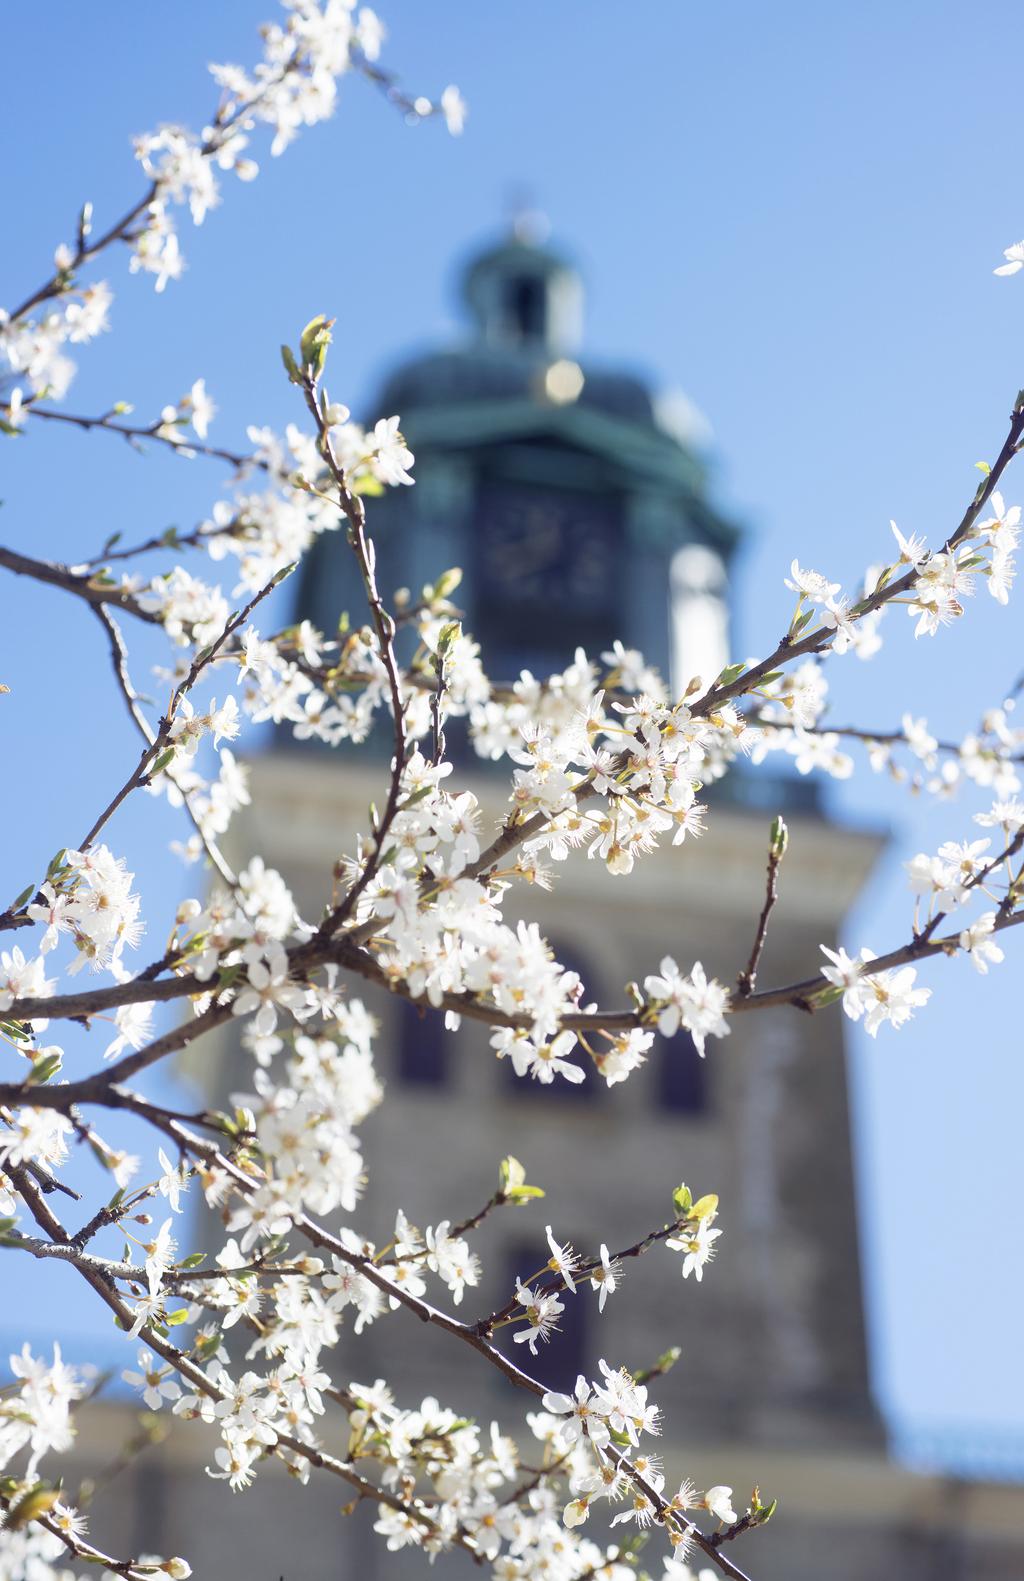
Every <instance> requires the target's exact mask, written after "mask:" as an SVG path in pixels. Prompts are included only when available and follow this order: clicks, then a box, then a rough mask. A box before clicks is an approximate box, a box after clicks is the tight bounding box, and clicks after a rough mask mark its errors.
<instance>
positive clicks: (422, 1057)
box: [397, 999, 450, 1087]
mask: <svg viewBox="0 0 1024 1581" xmlns="http://www.w3.org/2000/svg"><path fill="white" fill-rule="evenodd" d="M397 1003H398V1074H399V1077H400V1078H401V1080H402V1081H403V1082H405V1083H407V1084H408V1085H409V1086H410V1087H443V1086H444V1084H445V1082H446V1081H447V1080H448V1057H449V1051H448V1046H449V1041H450V1034H449V1033H446V1032H445V1028H444V1015H443V1013H442V1012H441V1011H440V1010H433V1009H432V1008H431V1007H430V1005H427V1004H424V1005H417V1004H412V1003H411V1002H410V1001H409V1000H408V999H401V1000H398V1001H397Z"/></svg>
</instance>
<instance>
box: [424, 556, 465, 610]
mask: <svg viewBox="0 0 1024 1581" xmlns="http://www.w3.org/2000/svg"><path fill="white" fill-rule="evenodd" d="M461 581H462V567H461V566H460V565H453V566H451V567H450V569H449V570H447V571H442V572H441V575H440V576H439V577H438V579H437V581H436V582H435V583H434V585H433V587H432V588H431V590H430V597H429V599H428V602H429V603H431V604H433V603H436V602H437V600H438V599H442V598H447V597H448V595H449V594H450V593H454V592H455V589H456V588H457V587H458V585H459V583H460V582H461ZM423 593H424V597H426V596H427V590H426V588H424V589H423Z"/></svg>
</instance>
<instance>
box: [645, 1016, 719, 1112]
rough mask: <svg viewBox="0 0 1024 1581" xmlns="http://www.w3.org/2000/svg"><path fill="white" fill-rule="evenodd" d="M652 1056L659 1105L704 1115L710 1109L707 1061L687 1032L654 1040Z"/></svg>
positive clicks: (672, 1110)
mask: <svg viewBox="0 0 1024 1581" xmlns="http://www.w3.org/2000/svg"><path fill="white" fill-rule="evenodd" d="M650 1058H651V1060H652V1062H653V1064H654V1067H655V1076H656V1082H657V1099H656V1101H657V1105H658V1108H659V1109H664V1110H665V1111H666V1112H668V1113H672V1114H703V1112H704V1110H705V1109H706V1108H707V1101H708V1094H707V1062H706V1061H705V1060H702V1059H701V1057H700V1055H699V1054H698V1053H697V1049H696V1047H695V1045H694V1041H693V1039H692V1038H691V1037H690V1035H689V1033H687V1032H682V1031H680V1032H678V1033H677V1034H676V1036H675V1037H672V1038H663V1037H661V1036H660V1035H659V1036H657V1037H656V1038H655V1040H654V1047H653V1048H652V1049H651V1054H650Z"/></svg>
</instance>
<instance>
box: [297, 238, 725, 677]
mask: <svg viewBox="0 0 1024 1581" xmlns="http://www.w3.org/2000/svg"><path fill="white" fill-rule="evenodd" d="M461 295H462V300H463V304H464V307H465V308H466V309H467V310H468V317H469V321H470V324H469V333H468V336H467V337H466V338H465V339H464V340H463V341H462V342H461V343H460V344H458V345H455V346H452V347H450V348H446V349H443V350H441V351H437V352H433V353H429V354H427V355H426V356H423V357H419V358H416V359H415V360H413V361H411V362H406V363H403V364H402V365H401V366H400V367H399V368H398V369H396V371H395V372H394V373H393V374H392V376H391V377H390V378H389V379H388V380H387V381H386V382H385V385H384V388H383V390H382V392H381V395H380V397H379V399H378V400H377V402H376V404H375V406H374V412H375V413H380V414H382V415H388V416H389V415H391V414H392V413H398V414H399V415H400V416H401V419H402V431H403V433H404V434H405V436H406V438H407V440H408V442H409V445H410V448H411V449H412V450H413V451H414V452H415V455H416V467H415V475H416V486H415V488H413V489H408V490H393V491H390V492H389V493H388V494H387V496H386V497H385V498H383V499H381V500H379V501H377V500H375V501H373V502H372V510H371V517H372V520H371V530H372V532H373V536H374V540H375V543H376V547H377V555H378V565H379V567H380V574H379V580H380V582H381V586H382V587H383V588H385V589H390V588H393V587H396V586H397V585H398V584H399V582H403V583H407V584H408V585H409V586H410V587H412V588H414V589H415V588H418V587H419V586H420V585H422V584H423V583H424V582H427V581H432V580H433V579H434V578H435V577H436V576H437V574H438V573H439V571H441V570H442V569H444V568H445V567H447V566H452V565H458V566H460V567H461V568H462V571H463V581H462V584H461V586H460V588H459V593H458V600H459V603H460V605H461V607H462V608H463V609H464V610H465V612H466V626H467V629H469V630H470V631H473V632H477V633H480V632H485V633H486V635H487V652H486V655H485V657H486V664H487V669H488V673H489V674H491V675H494V676H501V677H512V678H514V677H515V676H517V675H518V674H519V672H520V670H522V669H529V670H530V671H531V672H532V673H533V674H534V675H541V674H549V673H551V671H553V670H555V669H560V668H564V666H565V664H566V663H567V662H569V661H570V660H571V659H572V655H573V652H574V650H575V649H576V648H577V647H582V648H585V649H586V651H587V653H588V655H591V656H593V657H597V656H598V655H599V654H600V652H601V651H602V649H604V648H607V647H608V646H609V645H610V643H611V641H612V639H613V638H619V639H621V641H622V642H623V643H624V644H625V646H627V647H635V648H639V649H641V650H642V651H643V653H644V655H645V657H646V658H647V660H648V661H649V662H650V663H651V664H654V665H656V666H657V668H658V669H659V670H660V671H661V673H662V674H663V675H664V676H665V677H666V679H668V678H669V677H670V676H671V677H672V681H673V684H676V683H680V684H681V685H685V682H686V681H687V680H689V679H690V677H691V676H692V675H694V674H696V673H700V672H701V671H702V670H703V671H704V673H705V676H706V679H707V681H708V682H710V681H711V679H712V678H713V676H714V675H715V674H717V673H718V671H719V670H720V669H722V667H723V666H724V665H725V664H726V663H727V662H728V658H729V654H728V634H727V603H726V578H727V571H728V564H729V558H730V556H731V554H732V551H733V548H734V546H735V543H736V538H737V534H736V530H735V528H734V527H733V526H732V525H731V524H730V523H729V522H727V521H726V520H725V519H724V518H723V517H722V516H721V515H720V514H719V513H718V512H717V511H716V510H715V508H714V506H713V505H712V504H711V502H710V500H709V497H708V488H707V477H706V471H705V467H704V465H703V462H702V460H701V458H700V455H699V452H698V450H697V449H696V447H695V446H694V445H693V444H692V443H691V442H689V440H690V439H691V438H692V435H691V436H687V435H686V434H685V432H684V431H683V432H681V424H680V420H679V417H678V413H676V414H674V416H675V422H674V424H673V427H672V428H670V427H668V426H666V422H665V421H664V418H663V417H662V418H659V414H658V411H657V409H656V404H655V402H654V400H653V399H652V396H651V393H650V391H649V389H648V387H647V385H646V384H645V383H644V382H643V381H642V380H641V379H639V378H637V377H635V376H634V375H633V374H631V373H629V372H623V371H620V370H609V369H606V368H602V367H600V366H597V365H595V366H591V365H590V363H589V362H587V361H582V362H581V361H578V360H576V359H577V357H578V356H579V350H578V345H579V339H580V331H581V314H582V286H581V281H580V277H579V275H578V274H577V272H576V271H575V270H574V269H573V268H572V267H571V266H570V265H569V263H568V262H567V261H566V260H565V259H564V258H563V257H562V256H561V255H560V254H558V253H556V252H553V251H550V250H549V249H548V248H546V247H542V246H540V245H538V244H537V243H536V242H534V241H531V240H530V239H529V237H528V235H525V234H523V231H522V228H520V230H519V231H518V232H514V233H513V234H512V235H511V236H510V237H508V239H507V240H505V241H503V242H502V243H501V244H500V245H498V246H496V247H493V248H490V249H488V250H487V251H486V252H484V253H482V254H481V255H480V256H479V257H477V258H476V259H474V260H473V261H472V262H471V263H470V264H469V266H468V268H467V269H466V270H465V272H464V274H463V277H462V289H461ZM699 422H700V419H699V418H698V417H697V416H696V414H694V416H693V424H692V426H693V427H697V425H699ZM361 597H362V591H361V585H360V583H359V579H358V575H357V573H356V572H355V569H354V567H353V566H351V565H349V564H348V562H347V561H346V559H345V555H344V549H343V546H342V545H341V544H339V543H334V542H328V541H327V540H325V541H324V542H322V543H321V544H319V545H318V546H317V549H316V550H315V551H314V553H313V555H312V556H311V559H310V561H309V564H308V568H307V572H306V591H305V594H304V600H303V606H304V607H303V613H304V614H306V615H308V617H309V618H310V619H311V620H312V621H313V622H314V624H316V625H318V626H320V628H321V629H322V630H325V631H327V632H332V631H333V630H334V629H335V627H336V625H337V620H338V615H339V612H340V610H341V609H344V608H347V609H349V610H350V611H352V612H353V615H354V618H356V619H361V618H362V617H361V615H359V614H358V613H357V612H358V611H359V610H360V607H361V606H360V600H361Z"/></svg>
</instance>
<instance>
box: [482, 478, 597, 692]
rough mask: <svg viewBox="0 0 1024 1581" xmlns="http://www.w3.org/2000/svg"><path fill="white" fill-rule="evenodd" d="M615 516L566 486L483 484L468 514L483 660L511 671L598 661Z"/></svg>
mask: <svg viewBox="0 0 1024 1581" xmlns="http://www.w3.org/2000/svg"><path fill="white" fill-rule="evenodd" d="M619 519H620V512H619V509H618V506H617V504H616V502H615V501H614V500H606V499H604V498H602V497H601V496H599V495H590V494H584V493H581V492H572V491H570V490H567V489H543V488H539V487H532V486H528V485H525V484H515V483H510V484H503V483H498V482H494V483H489V484H484V486H483V487H482V488H481V490H480V493H479V496H478V504H477V517H476V587H477V611H476V625H477V630H478V632H479V633H480V635H481V636H482V637H483V638H484V641H485V643H486V645H487V649H488V650H489V653H490V655H491V657H490V658H488V653H486V652H485V655H484V657H485V663H489V664H490V668H491V673H493V674H496V673H497V669H498V666H499V665H500V666H501V667H502V668H503V669H504V670H505V671H506V672H510V673H512V674H518V672H519V670H520V669H523V668H526V669H530V670H532V671H533V672H534V674H540V673H542V672H547V671H552V670H555V669H563V668H564V667H565V666H566V665H567V664H569V663H571V662H572V659H573V655H574V653H575V650H576V649H577V648H578V647H583V648H585V649H586V651H587V654H588V657H590V658H596V657H597V655H598V654H599V652H600V650H601V648H603V647H607V646H609V644H610V643H611V641H612V639H613V638H614V636H615V635H616V633H615V630H614V629H613V628H614V626H615V618H616V617H615V594H616V567H617V564H618V559H619V543H620V538H619V532H618V524H619Z"/></svg>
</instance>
